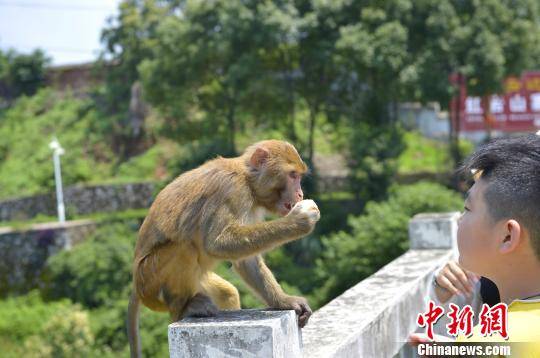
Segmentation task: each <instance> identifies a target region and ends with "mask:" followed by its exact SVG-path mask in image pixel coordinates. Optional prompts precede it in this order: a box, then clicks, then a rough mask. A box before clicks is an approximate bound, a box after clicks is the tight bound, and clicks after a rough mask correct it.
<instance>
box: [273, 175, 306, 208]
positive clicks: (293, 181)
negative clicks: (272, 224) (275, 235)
mask: <svg viewBox="0 0 540 358" xmlns="http://www.w3.org/2000/svg"><path fill="white" fill-rule="evenodd" d="M284 174H285V175H284V177H285V178H284V179H283V181H284V183H285V185H284V187H283V188H282V190H281V192H280V195H279V200H278V202H277V203H276V208H275V210H276V211H277V212H278V213H279V214H280V215H282V216H285V215H287V214H288V213H289V211H291V209H292V208H293V206H294V204H296V203H297V202H299V201H301V200H303V199H304V193H303V192H302V186H301V183H300V182H301V180H302V174H300V173H298V172H297V171H295V170H291V171H288V172H286V173H284Z"/></svg>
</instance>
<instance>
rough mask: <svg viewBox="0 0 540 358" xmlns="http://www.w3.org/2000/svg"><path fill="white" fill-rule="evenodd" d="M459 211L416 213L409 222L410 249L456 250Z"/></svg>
mask: <svg viewBox="0 0 540 358" xmlns="http://www.w3.org/2000/svg"><path fill="white" fill-rule="evenodd" d="M459 216H460V213H459V212H450V213H442V214H440V213H438V214H418V215H415V216H414V217H413V218H412V219H411V221H410V222H409V239H410V241H411V249H413V250H418V249H454V250H457V229H458V225H457V223H458V219H459Z"/></svg>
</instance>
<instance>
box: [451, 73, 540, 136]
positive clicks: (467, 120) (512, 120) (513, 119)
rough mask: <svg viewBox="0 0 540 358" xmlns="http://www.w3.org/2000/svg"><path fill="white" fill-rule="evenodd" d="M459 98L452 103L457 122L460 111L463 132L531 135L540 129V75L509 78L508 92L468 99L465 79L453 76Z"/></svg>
mask: <svg viewBox="0 0 540 358" xmlns="http://www.w3.org/2000/svg"><path fill="white" fill-rule="evenodd" d="M450 81H451V83H453V84H454V85H456V86H459V95H458V96H457V97H454V98H453V99H452V101H451V103H450V110H451V118H452V120H453V121H454V123H455V120H456V114H457V113H456V112H457V111H459V114H460V115H459V118H460V120H459V131H479V130H488V129H493V130H500V131H504V132H531V131H536V130H538V129H540V72H525V73H524V74H523V75H522V76H521V78H518V77H508V78H507V79H506V80H505V82H504V93H503V94H495V95H491V96H485V97H482V98H481V97H474V96H467V88H466V85H465V80H464V78H463V77H462V76H459V75H452V76H450Z"/></svg>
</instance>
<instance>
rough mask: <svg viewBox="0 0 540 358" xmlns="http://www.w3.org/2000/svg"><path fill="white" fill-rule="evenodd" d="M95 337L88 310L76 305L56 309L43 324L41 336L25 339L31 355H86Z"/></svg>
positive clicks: (91, 348)
mask: <svg viewBox="0 0 540 358" xmlns="http://www.w3.org/2000/svg"><path fill="white" fill-rule="evenodd" d="M93 346H94V336H93V335H92V332H91V331H90V324H89V320H88V313H87V312H85V311H82V310H81V309H80V308H78V307H74V308H71V309H62V310H59V311H58V312H57V313H56V314H55V315H54V316H52V317H51V318H50V319H49V320H48V321H47V323H46V324H45V326H44V331H43V332H42V334H40V335H34V336H32V337H30V338H28V340H26V342H25V348H26V350H27V351H28V353H27V356H31V357H43V358H46V357H47V358H48V357H54V358H57V357H58V358H64V357H66V358H67V357H87V356H97V355H95V354H92V353H93Z"/></svg>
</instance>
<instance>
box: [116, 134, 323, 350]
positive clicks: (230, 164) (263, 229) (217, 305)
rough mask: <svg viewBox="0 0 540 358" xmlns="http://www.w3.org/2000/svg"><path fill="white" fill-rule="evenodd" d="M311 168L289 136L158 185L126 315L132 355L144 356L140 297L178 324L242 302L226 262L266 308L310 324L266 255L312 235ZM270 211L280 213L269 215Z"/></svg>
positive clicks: (315, 215) (301, 301) (305, 308)
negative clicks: (306, 185) (226, 274)
mask: <svg viewBox="0 0 540 358" xmlns="http://www.w3.org/2000/svg"><path fill="white" fill-rule="evenodd" d="M307 171H308V167H307V165H306V164H305V163H304V162H303V161H302V159H301V158H300V155H299V154H298V152H297V150H296V148H295V147H294V146H293V145H292V144H290V143H288V142H285V141H279V140H265V141H261V142H257V143H255V144H253V145H251V146H249V147H248V148H247V149H246V150H245V151H244V153H243V154H242V155H240V156H239V157H234V158H223V157H221V156H218V157H217V158H215V159H212V160H209V161H207V162H205V163H204V164H203V165H201V166H200V167H198V168H196V169H193V170H190V171H187V172H185V173H183V174H181V175H179V176H178V177H176V178H175V179H174V180H173V181H172V182H171V183H169V184H168V185H167V186H166V187H165V188H163V189H162V190H161V191H160V192H159V193H158V195H157V196H156V198H155V200H154V202H153V203H152V205H151V206H150V209H149V211H148V214H147V216H146V217H145V219H144V221H143V223H142V225H141V227H140V229H139V234H138V238H137V242H136V245H135V255H134V260H133V267H132V274H133V291H132V293H131V296H130V299H129V304H128V319H127V326H128V327H127V331H128V340H129V344H130V351H131V357H140V356H141V345H140V337H139V328H138V321H139V308H140V304H141V303H142V304H143V305H145V306H146V307H148V308H149V309H151V310H154V311H161V312H169V315H170V318H171V320H172V321H173V322H175V321H179V320H180V319H182V318H184V317H210V316H214V315H215V314H216V313H217V312H218V311H219V310H238V309H240V296H239V293H238V290H237V289H236V287H234V286H233V285H232V284H231V283H229V282H228V281H226V280H225V279H223V278H221V277H220V276H219V275H217V274H216V273H214V272H213V270H214V268H215V266H216V265H217V264H218V263H219V262H221V261H230V262H232V267H233V269H234V270H235V271H236V272H237V273H238V274H239V275H240V277H241V278H242V279H243V280H244V281H245V282H246V283H247V285H248V286H249V287H250V288H251V289H252V290H253V292H254V293H255V294H256V295H257V296H258V297H259V298H260V299H261V300H262V301H263V302H264V303H266V304H267V305H268V306H269V307H271V308H276V309H292V310H294V311H295V312H296V313H297V316H298V325H299V326H300V327H301V328H302V327H304V326H305V324H306V323H307V321H308V319H309V317H310V315H311V313H312V311H311V308H310V307H309V304H308V302H307V300H306V299H305V298H303V297H298V296H290V295H287V294H286V293H285V292H284V291H283V289H282V288H281V286H280V285H279V284H278V282H277V281H276V279H275V278H274V276H273V274H272V272H271V271H270V269H269V268H268V267H267V266H266V264H265V262H264V260H263V257H262V254H263V253H265V252H267V251H269V250H272V249H274V248H276V247H278V246H280V245H282V244H285V243H287V242H290V241H293V240H297V239H299V238H301V237H304V236H306V235H308V234H309V233H311V232H312V231H313V229H314V227H315V224H316V223H317V221H318V220H319V219H320V212H319V209H318V207H317V205H316V204H315V202H314V201H313V200H304V194H303V191H302V187H301V179H302V177H303V176H305V174H306V173H307ZM266 213H273V214H276V215H277V218H275V219H273V220H269V221H265V220H264V216H265V214H266Z"/></svg>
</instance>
